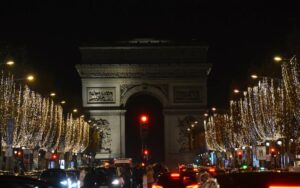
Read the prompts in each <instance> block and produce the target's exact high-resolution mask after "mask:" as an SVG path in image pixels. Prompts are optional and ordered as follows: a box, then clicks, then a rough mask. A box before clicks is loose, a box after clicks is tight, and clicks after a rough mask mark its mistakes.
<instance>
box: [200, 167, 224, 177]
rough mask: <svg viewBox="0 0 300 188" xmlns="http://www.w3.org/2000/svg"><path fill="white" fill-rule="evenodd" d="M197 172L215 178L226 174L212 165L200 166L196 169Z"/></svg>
mask: <svg viewBox="0 0 300 188" xmlns="http://www.w3.org/2000/svg"><path fill="white" fill-rule="evenodd" d="M198 170H199V172H200V173H203V172H207V173H209V174H210V175H212V176H216V175H218V174H225V173H226V171H225V169H222V168H219V167H217V166H214V165H208V166H200V167H199V168H198Z"/></svg>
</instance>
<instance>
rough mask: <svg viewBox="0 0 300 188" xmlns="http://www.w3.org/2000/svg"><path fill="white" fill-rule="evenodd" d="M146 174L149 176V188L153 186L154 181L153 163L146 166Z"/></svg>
mask: <svg viewBox="0 0 300 188" xmlns="http://www.w3.org/2000/svg"><path fill="white" fill-rule="evenodd" d="M146 176H147V184H148V188H151V187H152V184H153V183H154V171H153V168H152V166H151V165H148V166H147V167H146Z"/></svg>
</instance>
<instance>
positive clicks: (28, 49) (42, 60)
mask: <svg viewBox="0 0 300 188" xmlns="http://www.w3.org/2000/svg"><path fill="white" fill-rule="evenodd" d="M0 7H1V9H0V19H1V20H0V23H1V29H0V45H1V46H2V47H1V48H2V49H3V46H6V47H7V46H9V47H8V49H9V50H5V49H4V50H0V59H1V60H3V58H4V56H6V55H7V54H8V53H6V51H9V54H14V55H15V56H18V60H20V62H21V63H20V62H17V63H19V64H23V65H22V68H20V67H21V66H19V69H22V70H24V67H26V69H28V70H34V71H36V72H37V76H38V81H37V82H36V83H35V84H34V85H33V86H32V87H33V88H34V89H36V90H37V91H39V92H41V93H43V94H45V95H46V93H48V92H50V91H51V90H54V91H56V92H57V93H58V96H57V98H58V99H57V100H60V99H66V100H67V101H68V106H67V108H72V107H77V106H80V105H81V86H80V79H79V76H78V75H77V72H76V70H75V64H78V63H81V59H80V53H79V51H78V46H80V45H81V44H83V43H93V42H102V41H114V40H127V39H128V40H129V39H132V38H145V37H147V38H156V39H169V40H187V41H188V40H191V39H197V40H198V41H202V42H201V43H205V44H207V45H208V46H209V53H208V61H209V63H211V64H212V65H213V68H212V72H211V75H210V76H209V83H208V84H209V85H208V89H209V90H208V94H209V95H208V100H209V104H208V105H209V106H216V107H221V108H224V107H226V106H227V104H228V100H229V98H230V97H232V96H231V95H232V94H231V90H232V88H234V87H239V88H245V87H246V86H247V84H249V78H248V77H249V75H250V73H251V71H258V72H259V73H260V74H264V75H269V74H270V75H272V76H276V74H277V72H278V68H279V66H278V65H274V63H273V62H272V56H273V55H275V54H282V55H285V56H290V55H291V54H292V52H293V51H294V50H295V49H296V47H297V41H299V38H300V37H299V36H298V35H300V34H298V33H300V32H297V31H300V30H299V29H297V28H299V23H300V22H299V21H300V20H299V18H300V17H299V15H297V10H296V7H297V6H296V4H292V3H290V2H288V1H285V2H280V3H279V4H276V3H274V2H272V3H263V2H260V3H259V4H249V3H245V2H244V1H243V2H238V1H237V2H234V1H229V2H226V3H219V2H218V3H217V2H212V1H200V0H181V1H179V0H177V1H176V0H174V1H171V0H143V1H141V0H77V1H75V0H74V1H61V2H59V1H57V2H56V1H46V2H43V1H38V0H35V1H20V2H19V1H17V0H12V1H9V3H3V2H1V3H0ZM297 24H298V25H297ZM15 46H19V47H18V48H17V47H15ZM20 46H21V47H20ZM24 49H25V52H24ZM21 52H22V53H21ZM15 56H14V57H15ZM276 66H277V67H276ZM274 71H275V72H276V71H277V72H276V74H275V73H274Z"/></svg>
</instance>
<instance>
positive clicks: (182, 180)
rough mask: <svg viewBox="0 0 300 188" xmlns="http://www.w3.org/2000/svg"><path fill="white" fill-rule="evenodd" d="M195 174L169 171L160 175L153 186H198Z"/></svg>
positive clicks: (164, 187) (158, 187) (169, 187)
mask: <svg viewBox="0 0 300 188" xmlns="http://www.w3.org/2000/svg"><path fill="white" fill-rule="evenodd" d="M198 186H199V185H198V181H197V178H196V176H195V175H191V174H185V173H171V172H167V173H164V174H161V175H159V176H158V178H157V180H156V181H155V183H154V184H153V185H152V188H198Z"/></svg>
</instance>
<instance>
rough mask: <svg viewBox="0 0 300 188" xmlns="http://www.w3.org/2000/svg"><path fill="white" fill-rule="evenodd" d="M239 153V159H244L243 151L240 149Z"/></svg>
mask: <svg viewBox="0 0 300 188" xmlns="http://www.w3.org/2000/svg"><path fill="white" fill-rule="evenodd" d="M237 155H238V158H239V159H242V157H243V152H242V151H238V152H237Z"/></svg>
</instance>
